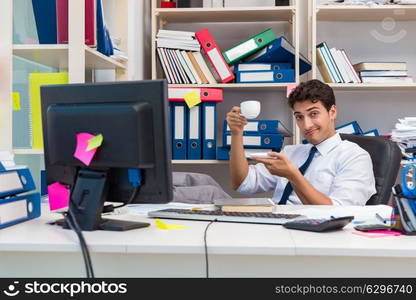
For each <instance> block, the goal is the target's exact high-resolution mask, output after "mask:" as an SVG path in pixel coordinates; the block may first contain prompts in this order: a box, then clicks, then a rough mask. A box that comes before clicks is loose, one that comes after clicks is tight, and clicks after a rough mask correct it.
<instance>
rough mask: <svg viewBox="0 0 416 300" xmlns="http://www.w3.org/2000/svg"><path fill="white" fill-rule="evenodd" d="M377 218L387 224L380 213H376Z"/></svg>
mask: <svg viewBox="0 0 416 300" xmlns="http://www.w3.org/2000/svg"><path fill="white" fill-rule="evenodd" d="M376 218H377V219H378V220H379V221H381V222H383V223H384V224H385V223H386V220H384V218H383V217H382V216H380V215H379V214H378V213H376Z"/></svg>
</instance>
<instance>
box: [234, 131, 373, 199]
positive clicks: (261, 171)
mask: <svg viewBox="0 0 416 300" xmlns="http://www.w3.org/2000/svg"><path fill="white" fill-rule="evenodd" d="M312 147H313V145H311V144H304V145H291V146H286V147H284V148H283V150H282V151H281V153H283V154H285V155H286V156H288V157H289V159H290V160H291V161H292V163H294V164H295V165H296V166H297V167H298V168H299V167H300V166H301V165H302V164H303V163H304V162H305V161H306V159H307V158H308V155H309V151H310V150H311V148H312ZM316 148H317V149H318V151H317V152H316V153H315V156H314V158H313V159H312V162H311V164H310V165H309V167H308V169H307V170H306V172H305V174H304V176H305V178H306V180H308V182H309V183H310V184H311V185H312V186H313V187H314V188H315V189H317V190H318V191H320V192H321V193H322V194H324V195H326V196H327V197H329V198H330V199H331V200H332V203H333V204H334V205H365V203H366V202H367V200H368V199H370V197H371V196H372V195H373V194H375V193H376V189H375V179H374V173H373V164H372V162H371V158H370V155H369V154H368V152H367V151H365V150H364V149H362V148H361V147H360V146H358V145H357V144H355V143H352V142H349V141H346V140H341V137H340V136H339V134H338V133H337V134H335V135H334V136H332V137H330V138H329V139H327V140H325V141H323V142H322V143H320V144H318V145H316ZM287 183H288V180H287V179H286V178H284V177H279V176H275V175H272V174H270V172H269V171H268V170H267V169H266V167H265V166H264V164H262V163H258V164H256V165H250V166H249V172H248V174H247V177H246V178H245V179H244V181H243V182H242V183H241V185H240V186H239V188H238V189H237V191H238V192H240V193H243V194H254V193H259V192H267V191H270V190H274V195H273V201H274V202H275V203H279V201H280V199H281V197H282V194H283V190H284V189H285V187H286V184H287ZM287 204H302V202H301V201H300V199H299V197H298V196H297V195H296V193H295V192H294V191H293V192H292V194H291V195H290V196H289V199H288V201H287Z"/></svg>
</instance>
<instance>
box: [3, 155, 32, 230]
mask: <svg viewBox="0 0 416 300" xmlns="http://www.w3.org/2000/svg"><path fill="white" fill-rule="evenodd" d="M11 157H12V154H8V153H6V152H0V158H1V160H0V229H1V228H5V227H8V226H12V225H15V224H18V223H21V222H24V221H27V220H30V219H34V218H37V217H39V216H40V194H39V193H38V192H35V190H36V186H35V183H34V181H33V178H32V174H31V173H30V170H29V169H28V168H27V167H25V166H16V165H14V163H12V162H11V160H10V158H11ZM3 159H4V161H5V164H4V165H3Z"/></svg>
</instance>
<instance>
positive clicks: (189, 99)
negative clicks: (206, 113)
mask: <svg viewBox="0 0 416 300" xmlns="http://www.w3.org/2000/svg"><path fill="white" fill-rule="evenodd" d="M183 98H184V99H185V102H186V104H187V105H188V107H189V108H191V107H194V106H195V105H197V104H199V103H201V97H200V96H199V93H198V92H197V91H192V92H189V93H187V94H185V95H184V96H183Z"/></svg>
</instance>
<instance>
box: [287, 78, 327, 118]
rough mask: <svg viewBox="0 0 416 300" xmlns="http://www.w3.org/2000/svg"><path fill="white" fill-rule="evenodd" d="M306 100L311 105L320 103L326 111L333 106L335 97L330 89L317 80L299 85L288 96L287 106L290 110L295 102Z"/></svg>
mask: <svg viewBox="0 0 416 300" xmlns="http://www.w3.org/2000/svg"><path fill="white" fill-rule="evenodd" d="M306 100H310V101H312V102H313V103H316V102H318V101H321V102H322V104H323V106H325V108H326V110H327V111H329V110H330V109H331V107H332V105H335V96H334V91H333V90H332V88H331V87H330V86H329V85H327V84H326V83H323V82H322V81H319V80H317V79H312V80H309V81H306V82H302V83H300V84H299V85H298V86H297V87H296V88H295V89H294V90H293V91H292V92H291V93H290V95H289V105H290V107H291V108H292V109H293V106H294V105H295V103H296V102H303V101H306Z"/></svg>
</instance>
